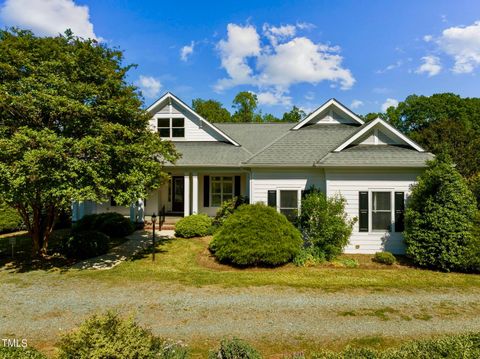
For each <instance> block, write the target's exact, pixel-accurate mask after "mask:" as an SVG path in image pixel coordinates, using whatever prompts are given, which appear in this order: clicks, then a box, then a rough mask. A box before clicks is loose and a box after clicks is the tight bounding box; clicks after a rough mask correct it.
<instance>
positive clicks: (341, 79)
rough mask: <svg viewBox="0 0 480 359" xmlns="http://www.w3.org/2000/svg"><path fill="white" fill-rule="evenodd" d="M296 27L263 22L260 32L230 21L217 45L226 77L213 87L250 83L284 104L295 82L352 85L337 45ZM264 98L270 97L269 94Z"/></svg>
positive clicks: (217, 88)
mask: <svg viewBox="0 0 480 359" xmlns="http://www.w3.org/2000/svg"><path fill="white" fill-rule="evenodd" d="M302 26H303V25H302ZM305 26H306V25H305ZM299 29H300V30H301V28H300V26H299V25H283V26H279V27H275V26H271V25H268V24H265V25H264V26H263V29H262V30H263V32H262V36H260V34H259V33H258V32H257V29H256V28H255V27H253V26H252V25H246V26H240V25H236V24H229V25H228V26H227V38H226V39H223V40H221V41H220V42H219V43H218V45H217V48H218V50H219V52H220V58H221V63H222V67H223V68H224V69H225V71H226V72H227V74H228V77H226V78H223V79H220V80H219V81H218V82H217V84H216V85H215V89H216V90H217V91H222V90H225V89H227V88H231V87H234V86H237V85H252V86H256V87H258V88H259V89H260V93H270V94H275V97H276V98H277V100H278V103H279V104H283V103H285V101H286V100H285V99H286V98H288V96H286V95H285V94H287V93H288V91H289V88H290V86H291V85H293V84H296V83H311V84H317V83H319V82H322V81H330V82H332V83H336V84H337V83H338V84H339V85H340V87H341V88H342V89H349V88H351V87H352V86H353V84H354V83H355V79H354V78H353V76H352V74H351V72H350V70H349V69H346V68H344V67H343V66H342V61H343V58H342V56H340V55H339V54H338V53H339V51H340V48H339V47H333V46H329V45H324V44H320V43H314V42H313V41H312V40H310V39H309V38H307V37H304V36H297V32H298V31H299ZM262 40H263V41H262ZM262 44H264V45H262ZM282 98H283V100H282ZM267 99H268V100H269V101H273V98H272V96H270V95H268V97H266V100H265V101H267Z"/></svg>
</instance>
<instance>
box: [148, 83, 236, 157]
mask: <svg viewBox="0 0 480 359" xmlns="http://www.w3.org/2000/svg"><path fill="white" fill-rule="evenodd" d="M167 98H171V99H173V100H174V101H175V102H177V103H178V104H179V105H180V106H181V107H183V108H184V109H185V110H187V111H188V112H190V113H192V114H193V115H195V116H197V117H198V118H199V119H200V121H202V122H203V123H205V124H206V125H207V126H209V127H210V128H212V129H213V130H214V131H215V132H217V133H218V134H219V135H220V136H222V137H223V138H225V139H226V140H228V141H229V142H230V143H231V144H232V145H235V146H237V147H239V146H240V144H239V143H238V142H236V141H235V140H233V139H232V138H231V137H229V136H227V134H225V133H224V132H223V131H221V130H220V129H219V128H218V127H215V126H214V125H212V124H211V123H210V122H208V121H207V120H205V119H204V118H203V117H202V116H200V115H199V114H198V113H196V112H195V111H194V110H193V109H191V108H190V106H188V105H187V104H186V103H185V102H183V101H182V100H180V99H179V98H178V97H177V96H175V95H174V94H172V93H171V92H167V93H166V94H165V95H163V96H162V97H160V98H159V99H158V100H157V101H155V102H154V103H153V104H152V105H150V106H149V107H148V108H147V112H150V113H151V112H152V111H153V110H154V109H155V108H156V107H157V106H158V105H159V104H161V103H162V102H163V101H165V100H166V99H167Z"/></svg>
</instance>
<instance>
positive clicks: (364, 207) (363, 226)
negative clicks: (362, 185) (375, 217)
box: [358, 192, 368, 232]
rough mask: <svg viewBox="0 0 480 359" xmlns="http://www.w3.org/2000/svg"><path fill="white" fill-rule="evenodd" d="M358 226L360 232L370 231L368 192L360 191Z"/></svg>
mask: <svg viewBox="0 0 480 359" xmlns="http://www.w3.org/2000/svg"><path fill="white" fill-rule="evenodd" d="M358 203H359V206H358V219H359V221H358V228H359V231H360V232H368V192H359V198H358Z"/></svg>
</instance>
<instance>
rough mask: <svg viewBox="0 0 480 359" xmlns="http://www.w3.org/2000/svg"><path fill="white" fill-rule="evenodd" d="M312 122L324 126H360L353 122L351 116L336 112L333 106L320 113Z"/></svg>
mask: <svg viewBox="0 0 480 359" xmlns="http://www.w3.org/2000/svg"><path fill="white" fill-rule="evenodd" d="M311 122H314V123H324V124H351V123H353V124H358V122H356V121H354V120H352V119H351V118H350V117H349V116H347V115H345V114H340V113H338V112H337V111H335V110H334V106H333V105H331V106H330V107H329V108H327V109H325V110H324V111H322V112H320V113H319V114H318V115H317V116H315V118H314V119H312V121H311Z"/></svg>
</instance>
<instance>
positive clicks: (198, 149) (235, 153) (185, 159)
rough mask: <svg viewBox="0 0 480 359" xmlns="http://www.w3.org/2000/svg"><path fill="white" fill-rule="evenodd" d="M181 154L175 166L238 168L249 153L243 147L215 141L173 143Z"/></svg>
mask: <svg viewBox="0 0 480 359" xmlns="http://www.w3.org/2000/svg"><path fill="white" fill-rule="evenodd" d="M174 144H175V148H176V149H177V151H178V152H180V153H181V154H182V157H181V158H180V159H178V160H177V162H176V163H175V166H183V167H186V166H212V167H215V166H227V167H228V166H239V165H240V163H241V162H242V161H244V160H246V159H247V158H248V157H249V156H250V153H249V152H247V151H246V150H245V149H244V148H243V147H238V146H234V145H232V144H230V143H225V142H216V141H198V142H174Z"/></svg>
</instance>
